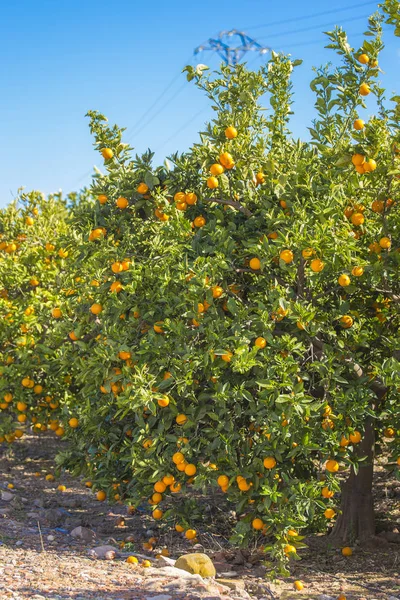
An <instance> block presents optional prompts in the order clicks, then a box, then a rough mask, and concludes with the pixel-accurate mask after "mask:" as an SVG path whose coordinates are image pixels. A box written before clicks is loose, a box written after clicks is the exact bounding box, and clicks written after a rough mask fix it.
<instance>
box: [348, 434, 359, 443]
mask: <svg viewBox="0 0 400 600" xmlns="http://www.w3.org/2000/svg"><path fill="white" fill-rule="evenodd" d="M349 437H350V441H351V442H352V443H353V444H358V443H359V442H361V433H360V432H359V431H354V432H353V433H351V434H350V436H349Z"/></svg>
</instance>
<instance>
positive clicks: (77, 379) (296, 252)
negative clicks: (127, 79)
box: [55, 2, 400, 556]
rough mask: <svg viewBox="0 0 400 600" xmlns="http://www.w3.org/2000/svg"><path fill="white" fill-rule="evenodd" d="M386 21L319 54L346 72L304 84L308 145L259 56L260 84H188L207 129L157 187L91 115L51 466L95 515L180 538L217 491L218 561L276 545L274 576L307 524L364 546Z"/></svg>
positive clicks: (153, 172)
mask: <svg viewBox="0 0 400 600" xmlns="http://www.w3.org/2000/svg"><path fill="white" fill-rule="evenodd" d="M393 7H394V8H396V7H397V8H396V10H397V11H398V2H397V3H393V2H391V3H387V7H386V12H387V14H386V18H387V20H388V21H390V22H396V18H397V17H396V13H394V12H393V10H392V9H393ZM390 11H392V12H390ZM382 18H383V16H382V15H380V14H376V15H374V16H373V17H371V19H370V21H369V28H368V32H367V35H366V39H365V41H364V43H363V45H362V47H361V48H358V49H354V48H352V47H351V46H350V44H349V42H348V40H347V37H346V35H345V33H344V32H343V31H342V30H341V29H337V30H335V31H333V32H331V33H329V34H328V35H329V38H330V44H329V46H330V47H331V48H332V49H334V50H335V51H336V52H337V54H338V55H339V56H340V59H341V63H340V65H339V66H338V67H337V68H334V69H331V68H322V69H318V70H317V72H316V77H315V78H314V80H313V81H312V82H311V88H312V89H313V91H314V92H315V94H316V109H317V113H318V116H317V118H316V119H315V121H314V122H313V126H312V128H310V131H311V136H312V140H311V141H310V142H308V143H302V142H300V141H296V140H293V138H292V137H291V135H290V132H289V129H288V122H289V117H290V115H291V103H292V89H291V82H290V77H291V73H292V71H293V68H294V67H295V66H297V65H298V64H299V62H300V61H292V60H291V59H290V58H289V57H287V56H282V55H278V54H275V53H273V54H272V57H271V60H270V61H269V63H268V65H267V66H266V67H265V68H262V69H261V70H260V71H259V72H256V73H255V72H249V71H247V70H246V68H245V67H244V66H242V65H239V66H237V67H236V68H232V67H229V66H223V67H221V71H220V72H218V73H215V74H211V75H210V74H208V75H207V68H206V67H205V66H204V65H199V66H198V67H196V68H192V67H188V68H187V69H186V71H187V77H188V79H189V80H194V81H195V82H196V84H197V85H198V87H199V88H200V89H202V90H203V91H204V92H205V93H206V94H207V96H208V97H209V99H210V101H211V103H212V107H213V109H214V110H215V118H214V119H213V121H212V122H211V123H210V124H209V125H208V126H207V127H206V129H205V131H204V132H202V133H201V136H200V141H199V142H198V143H196V144H195V145H194V146H193V147H192V148H191V149H190V150H189V151H188V152H186V153H184V154H183V155H174V156H172V157H171V158H170V160H169V161H168V162H166V165H165V166H163V167H159V168H153V166H152V154H151V153H150V152H148V153H146V154H145V155H144V156H142V157H136V158H135V159H133V160H132V159H131V158H130V150H131V149H130V148H129V146H127V145H126V144H124V143H123V141H122V133H123V130H121V129H119V128H118V127H116V126H114V127H109V126H108V125H107V122H106V119H105V117H103V116H102V115H101V114H99V113H95V112H90V113H89V116H90V123H91V131H92V133H93V134H94V136H95V146H96V148H97V149H98V150H99V152H101V154H102V156H103V158H104V161H105V163H104V164H105V173H104V174H101V173H99V174H98V175H96V177H95V178H94V181H93V186H92V193H93V194H94V195H95V196H96V198H97V202H96V206H95V208H94V209H93V208H91V206H90V205H85V206H84V207H83V208H82V210H80V211H77V212H76V213H75V218H74V221H73V224H72V228H73V230H74V236H75V241H74V242H73V244H74V246H76V245H78V246H79V248H78V251H77V253H76V259H75V261H74V269H73V270H72V271H71V275H70V277H71V281H72V278H73V287H74V289H75V291H76V294H75V295H74V296H70V297H68V298H67V299H66V303H65V310H64V314H63V317H64V318H63V319H60V320H59V321H58V330H57V332H56V333H55V335H56V336H58V337H59V339H60V340H61V339H64V340H66V339H67V338H68V343H66V344H64V345H63V346H62V349H61V351H60V353H61V354H60V356H59V357H58V358H57V360H58V361H60V364H61V365H62V367H60V368H63V369H65V370H68V372H69V376H70V378H71V386H72V389H73V390H74V394H73V395H71V396H70V398H69V400H68V402H66V403H65V405H64V407H63V411H64V419H65V420H70V419H73V421H72V423H73V426H71V427H69V428H68V433H69V435H70V436H71V437H72V439H73V442H74V444H73V446H72V449H71V450H70V451H68V452H67V453H65V454H63V455H62V456H61V457H60V463H61V464H64V465H68V466H69V467H70V468H71V469H72V470H74V471H75V472H77V473H78V472H82V473H85V474H87V475H88V476H90V478H91V479H92V480H93V481H94V484H95V489H97V490H99V492H100V494H99V496H98V497H99V499H104V497H105V495H106V494H108V496H109V497H110V498H111V499H113V498H115V499H116V500H124V501H127V502H130V503H133V504H135V505H137V504H139V503H140V502H141V501H143V499H146V498H147V499H148V500H149V502H150V504H151V505H153V508H152V509H151V510H153V516H154V518H155V519H156V520H161V521H165V522H170V521H171V520H172V517H173V515H176V518H177V519H178V529H179V530H185V529H186V537H187V538H189V539H193V538H195V536H196V532H195V530H194V529H193V526H194V525H195V522H196V519H198V518H200V516H201V515H200V511H199V509H196V505H195V503H194V502H193V501H192V500H190V494H189V491H190V489H191V488H192V489H206V488H207V487H209V486H212V487H213V488H215V489H217V490H220V491H221V492H222V493H224V494H226V498H227V500H228V501H230V502H233V503H234V505H235V507H236V511H237V515H240V518H238V521H237V524H236V527H235V534H234V538H233V539H234V541H235V542H247V541H248V540H249V539H250V538H251V537H252V536H254V535H261V536H263V535H264V536H266V538H264V539H267V540H269V539H271V540H272V539H274V538H275V543H274V545H267V546H266V548H267V549H268V550H271V553H272V556H277V555H283V554H285V555H286V556H295V555H296V551H297V549H298V548H299V547H301V541H300V540H301V536H299V535H298V532H299V530H302V529H306V528H308V527H310V526H312V525H315V527H324V526H326V523H328V524H329V526H331V524H334V523H336V525H335V527H334V530H333V534H332V535H333V537H336V538H337V540H338V541H339V542H340V543H344V542H345V541H348V542H351V541H352V540H353V539H354V538H356V537H359V538H364V537H368V536H371V535H373V533H374V518H373V502H372V473H373V459H374V452H375V446H376V442H378V441H379V442H380V447H381V448H383V447H385V455H386V457H387V466H388V468H389V469H392V470H393V471H394V472H395V473H396V474H397V476H398V472H399V469H398V466H399V464H400V437H399V434H400V413H399V389H400V372H399V362H398V359H399V353H398V347H399V345H398V343H399V334H398V331H399V298H400V285H399V277H398V270H399V262H400V253H399V244H400V240H399V226H400V220H399V186H400V180H399V178H400V133H399V114H400V109H399V98H398V97H394V98H393V99H392V100H391V101H389V100H386V99H385V97H384V90H383V88H382V87H381V85H380V83H379V81H378V76H379V73H380V70H379V63H378V55H379V52H380V51H381V49H382V47H383V42H382V35H381V33H382V32H381V22H382ZM264 95H266V97H267V99H268V101H269V104H270V107H271V110H270V111H269V112H267V113H265V112H264V111H263V110H262V109H261V107H260V99H261V98H262V97H263V96H264ZM371 98H375V100H376V101H377V114H376V116H373V117H371V118H369V119H368V121H366V120H363V119H362V118H361V116H362V114H363V112H362V111H363V110H364V109H365V108H368V103H369V101H370V99H371ZM68 285H69V286H72V282H71V283H69V284H68ZM341 481H343V485H342V488H341V486H340V482H341ZM340 489H341V494H340ZM176 495H178V498H179V501H174V500H173V498H174V497H175V496H176Z"/></svg>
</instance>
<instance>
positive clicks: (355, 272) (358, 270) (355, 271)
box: [351, 267, 364, 277]
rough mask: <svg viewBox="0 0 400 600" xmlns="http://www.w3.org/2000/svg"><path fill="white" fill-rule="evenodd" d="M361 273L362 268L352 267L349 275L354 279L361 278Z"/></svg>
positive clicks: (362, 271)
mask: <svg viewBox="0 0 400 600" xmlns="http://www.w3.org/2000/svg"><path fill="white" fill-rule="evenodd" d="M363 273H364V269H363V268H362V267H353V268H352V270H351V274H352V275H354V277H361V275H363Z"/></svg>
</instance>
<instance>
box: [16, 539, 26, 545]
mask: <svg viewBox="0 0 400 600" xmlns="http://www.w3.org/2000/svg"><path fill="white" fill-rule="evenodd" d="M23 543H24V542H23V541H22V540H18V541H17V542H15V545H16V546H22V544H23Z"/></svg>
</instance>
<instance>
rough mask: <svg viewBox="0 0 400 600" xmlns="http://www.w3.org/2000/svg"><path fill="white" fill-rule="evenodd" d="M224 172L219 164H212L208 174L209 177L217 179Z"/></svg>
mask: <svg viewBox="0 0 400 600" xmlns="http://www.w3.org/2000/svg"><path fill="white" fill-rule="evenodd" d="M224 171H225V169H224V167H223V166H222V165H220V164H219V163H214V164H213V165H211V167H210V173H211V175H214V176H215V177H217V176H218V175H222V173H223V172H224ZM209 187H210V186H209Z"/></svg>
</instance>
